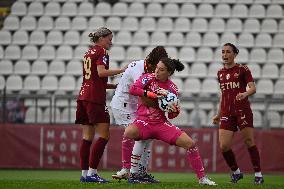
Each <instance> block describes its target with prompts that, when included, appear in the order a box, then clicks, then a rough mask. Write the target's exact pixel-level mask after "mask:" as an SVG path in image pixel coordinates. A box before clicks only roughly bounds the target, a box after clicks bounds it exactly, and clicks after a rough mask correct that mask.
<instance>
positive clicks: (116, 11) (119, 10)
mask: <svg viewBox="0 0 284 189" xmlns="http://www.w3.org/2000/svg"><path fill="white" fill-rule="evenodd" d="M127 14H128V6H127V4H126V3H124V2H116V3H115V4H114V5H113V6H112V15H113V16H121V17H125V16H127Z"/></svg>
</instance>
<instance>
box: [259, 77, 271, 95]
mask: <svg viewBox="0 0 284 189" xmlns="http://www.w3.org/2000/svg"><path fill="white" fill-rule="evenodd" d="M256 88H257V94H260V95H272V94H273V92H274V87H273V82H272V81H271V80H270V79H259V80H258V81H257V83H256Z"/></svg>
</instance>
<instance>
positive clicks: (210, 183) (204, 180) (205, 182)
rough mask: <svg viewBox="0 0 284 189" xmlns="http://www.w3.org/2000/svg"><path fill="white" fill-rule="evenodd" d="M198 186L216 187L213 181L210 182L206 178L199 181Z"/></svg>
mask: <svg viewBox="0 0 284 189" xmlns="http://www.w3.org/2000/svg"><path fill="white" fill-rule="evenodd" d="M199 184H200V185H208V186H217V184H216V183H215V182H214V181H212V180H210V179H209V178H208V177H206V176H205V177H202V178H201V179H199Z"/></svg>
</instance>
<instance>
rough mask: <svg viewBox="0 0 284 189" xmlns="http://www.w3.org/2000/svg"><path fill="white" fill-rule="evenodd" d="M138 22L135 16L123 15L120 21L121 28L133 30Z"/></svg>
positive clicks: (136, 28)
mask: <svg viewBox="0 0 284 189" xmlns="http://www.w3.org/2000/svg"><path fill="white" fill-rule="evenodd" d="M138 27H139V24H138V19H137V18H136V17H125V18H124V19H123V21H122V28H121V29H123V30H126V31H132V32H135V31H137V30H138Z"/></svg>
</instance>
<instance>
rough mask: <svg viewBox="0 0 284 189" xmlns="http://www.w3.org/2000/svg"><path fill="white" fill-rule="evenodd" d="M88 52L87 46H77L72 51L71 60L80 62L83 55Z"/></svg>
mask: <svg viewBox="0 0 284 189" xmlns="http://www.w3.org/2000/svg"><path fill="white" fill-rule="evenodd" d="M87 50H88V46H85V45H84V46H82V45H79V46H76V47H75V49H74V57H73V59H76V60H82V58H83V56H84V54H85V53H86V52H87Z"/></svg>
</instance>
